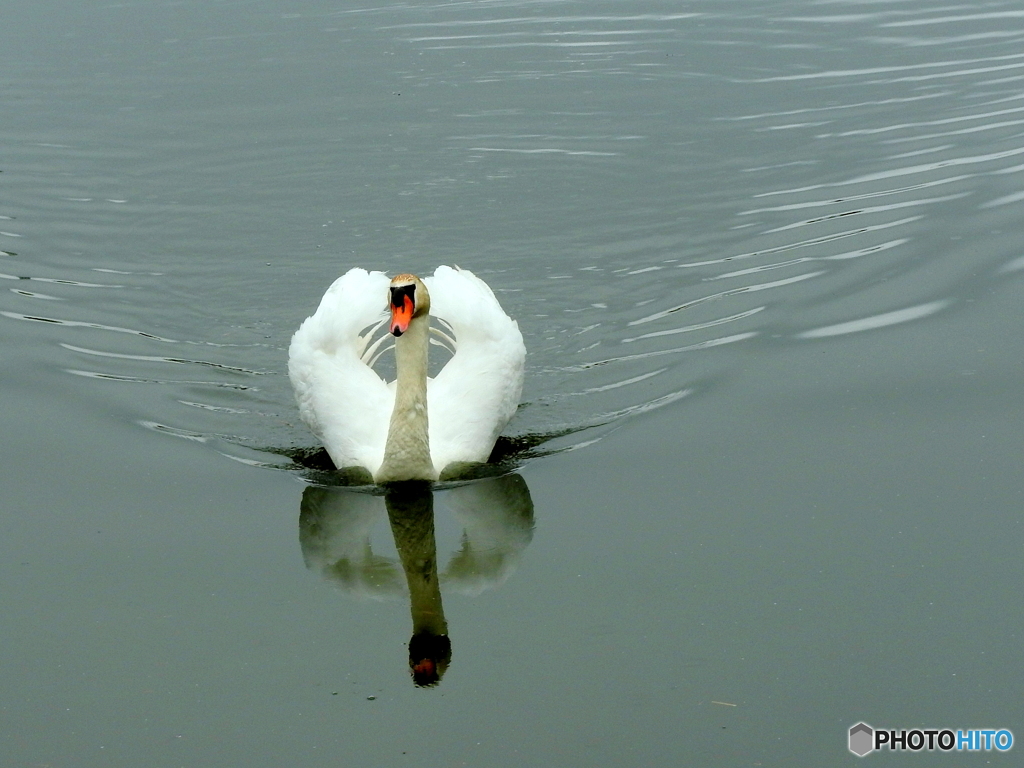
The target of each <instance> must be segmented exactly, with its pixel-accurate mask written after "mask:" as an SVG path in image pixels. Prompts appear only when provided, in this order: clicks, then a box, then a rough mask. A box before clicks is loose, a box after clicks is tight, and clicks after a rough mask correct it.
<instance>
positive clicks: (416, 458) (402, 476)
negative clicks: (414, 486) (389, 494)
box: [374, 315, 437, 483]
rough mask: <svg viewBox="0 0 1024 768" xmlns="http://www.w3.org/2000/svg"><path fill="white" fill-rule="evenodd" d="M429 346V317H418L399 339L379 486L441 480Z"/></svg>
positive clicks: (396, 341)
mask: <svg viewBox="0 0 1024 768" xmlns="http://www.w3.org/2000/svg"><path fill="white" fill-rule="evenodd" d="M429 343H430V318H429V316H428V315H420V316H419V317H414V318H413V319H412V321H411V322H410V323H409V329H408V330H407V331H406V332H405V333H403V334H402V335H401V336H399V337H398V338H396V339H395V366H396V369H397V375H398V378H397V383H396V385H395V386H396V388H395V409H394V411H392V412H391V424H390V426H389V427H388V439H387V443H386V444H385V447H384V463H383V464H381V467H380V469H379V470H377V474H376V476H375V477H374V480H375V481H376V482H378V483H388V482H397V481H401V480H436V479H437V473H436V472H435V471H434V464H433V462H432V461H431V460H430V440H429V438H428V436H427V353H428V349H429Z"/></svg>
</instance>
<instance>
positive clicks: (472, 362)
mask: <svg viewBox="0 0 1024 768" xmlns="http://www.w3.org/2000/svg"><path fill="white" fill-rule="evenodd" d="M389 289H390V291H391V305H392V323H391V326H389V327H390V328H391V331H392V333H393V334H394V336H395V361H396V368H397V378H396V380H395V381H392V382H389V383H386V382H385V381H384V380H383V379H382V378H381V377H380V376H379V375H378V374H377V373H376V372H375V371H374V370H373V369H372V368H371V367H370V364H371V363H372V362H373V360H374V358H373V355H374V353H375V352H376V351H377V350H376V347H377V344H374V345H372V346H371V347H369V349H368V348H367V345H368V343H369V341H370V336H371V335H372V333H373V331H374V330H375V329H376V327H379V326H380V325H381V324H383V322H384V321H386V319H387V314H386V307H387V306H388V295H389ZM396 297H397V298H396ZM404 297H408V298H409V300H410V302H411V303H410V304H409V305H407V306H406V309H407V310H408V316H407V317H405V320H407V324H406V325H405V327H401V325H402V323H400V322H399V321H397V320H396V318H397V317H398V316H399V313H401V312H402V311H403V309H402V306H401V303H402V300H403V298H404ZM396 301H397V302H398V303H397V304H396ZM413 304H414V305H415V306H414V307H413ZM430 315H434V316H435V317H438V318H440V319H441V320H443V321H444V322H445V323H446V324H447V325H448V326H449V327H450V328H451V330H452V331H453V332H454V336H455V339H454V347H455V354H454V355H453V356H452V358H451V360H449V361H448V363H447V364H446V365H445V366H444V368H442V369H441V371H440V372H439V373H438V375H437V376H436V377H435V378H432V379H431V378H429V377H428V376H427V350H428V344H429V342H430ZM403 322H404V321H403ZM439 335H442V336H443V337H444V336H446V334H439ZM448 341H452V340H451V339H450V338H449V339H448ZM525 360H526V348H525V346H524V345H523V337H522V334H521V333H520V332H519V326H518V325H517V324H516V322H515V321H514V320H512V319H511V318H510V317H509V316H508V315H506V314H505V313H504V312H503V311H502V309H501V306H500V305H499V304H498V301H497V299H495V298H494V294H493V293H492V292H491V289H490V288H489V287H488V286H487V284H486V283H485V282H484V281H483V280H480V279H479V278H478V277H476V276H475V275H474V274H473V273H472V272H469V271H468V270H464V269H452V268H451V267H438V268H437V270H436V271H435V272H434V274H433V275H432V276H430V277H426V278H424V279H423V280H422V281H420V280H419V278H415V277H413V276H412V275H400V276H399V277H396V278H395V279H394V280H391V279H390V278H388V277H387V275H385V274H384V273H383V272H367V271H366V270H364V269H358V268H356V269H351V270H349V271H348V272H346V273H345V274H344V275H342V276H341V277H339V278H338V279H337V280H336V281H335V282H334V284H333V285H331V287H330V288H328V289H327V293H325V294H324V297H323V299H322V300H321V301H320V306H319V307H318V308H317V310H316V312H315V313H314V314H313V315H312V316H311V317H309V318H307V319H306V320H305V322H303V323H302V325H301V326H300V327H299V330H298V331H296V332H295V335H294V336H293V337H292V343H291V347H290V348H289V350H288V374H289V376H290V378H291V381H292V386H293V387H294V389H295V397H296V400H297V401H298V404H299V413H300V414H301V416H302V419H303V421H305V422H306V424H307V425H308V426H309V428H310V429H311V430H312V431H313V434H315V435H316V436H317V437H318V438H319V439H320V440H321V441H322V442H323V444H324V447H325V448H326V449H327V452H328V454H330V456H331V459H332V460H333V461H334V464H335V466H337V467H338V468H347V467H363V468H365V469H366V470H368V471H369V472H370V474H371V475H372V476H373V479H374V481H375V482H378V483H383V482H390V481H398V480H437V479H438V477H439V476H440V474H441V472H442V471H444V469H445V468H446V467H447V466H448V465H450V464H452V463H457V462H484V461H487V458H488V457H489V456H490V453H491V449H492V448H493V447H494V442H495V440H496V439H497V437H498V434H499V433H500V432H501V430H502V428H504V426H505V425H506V424H507V423H508V421H509V419H511V418H512V415H513V414H514V413H515V411H516V407H517V406H518V404H519V396H520V394H521V393H522V386H523V366H524V363H525Z"/></svg>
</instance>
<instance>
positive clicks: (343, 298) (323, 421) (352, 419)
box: [288, 268, 395, 473]
mask: <svg viewBox="0 0 1024 768" xmlns="http://www.w3.org/2000/svg"><path fill="white" fill-rule="evenodd" d="M390 282H391V281H390V279H389V278H388V276H387V275H385V274H384V273H383V272H367V271H366V270H365V269H359V268H355V269H350V270H349V271H348V272H346V273H345V274H344V275H342V276H341V277H339V278H338V279H337V280H335V281H334V283H333V284H332V285H331V287H330V288H328V289H327V293H325V294H324V297H323V299H321V300H320V306H319V307H317V310H316V312H315V313H314V314H313V315H312V316H311V317H308V318H306V320H305V322H303V323H302V325H301V326H300V327H299V330H297V331H296V332H295V335H294V336H292V343H291V346H290V347H289V348H288V376H289V377H290V378H291V381H292V387H294V389H295V399H296V401H297V402H298V404H299V414H300V415H301V416H302V420H303V421H305V422H306V424H307V425H309V428H310V429H311V430H312V431H313V434H314V435H316V436H317V437H318V438H320V440H321V441H322V442H323V444H324V446H325V447H326V448H327V452H328V453H329V454H330V455H331V459H332V460H333V461H334V463H335V465H336V466H337V467H339V468H343V467H352V466H360V467H365V468H366V469H368V470H370V472H371V473H372V472H376V471H377V469H378V468H379V467H380V465H381V463H382V462H383V461H384V444H385V442H386V441H387V430H388V423H389V421H390V419H391V411H392V409H393V408H394V404H395V393H394V389H392V388H390V387H388V386H387V385H386V384H385V383H384V381H383V379H381V378H380V376H378V375H377V374H376V373H375V372H374V371H373V369H372V368H370V367H369V366H368V365H367V364H366V362H364V361H363V360H362V356H363V352H364V351H365V350H366V345H367V342H368V340H369V336H370V327H371V326H373V325H374V324H375V323H377V322H378V321H380V320H382V319H384V318H385V317H386V314H385V310H386V308H387V301H388V286H389V285H390ZM361 333H362V334H363V335H360V334H361Z"/></svg>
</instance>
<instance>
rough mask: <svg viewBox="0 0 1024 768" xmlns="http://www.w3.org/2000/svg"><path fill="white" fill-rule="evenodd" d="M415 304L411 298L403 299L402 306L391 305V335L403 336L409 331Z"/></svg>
mask: <svg viewBox="0 0 1024 768" xmlns="http://www.w3.org/2000/svg"><path fill="white" fill-rule="evenodd" d="M412 312H413V304H412V299H411V298H409V296H403V297H402V306H400V307H396V306H395V305H394V304H392V305H391V333H392V334H394V335H395V336H401V335H402V334H403V333H405V332H406V331H407V330H409V323H410V322H411V321H412Z"/></svg>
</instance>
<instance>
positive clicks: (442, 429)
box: [423, 267, 526, 472]
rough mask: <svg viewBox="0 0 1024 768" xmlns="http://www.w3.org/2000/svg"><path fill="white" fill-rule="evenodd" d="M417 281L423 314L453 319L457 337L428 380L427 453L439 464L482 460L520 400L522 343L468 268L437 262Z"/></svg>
mask: <svg viewBox="0 0 1024 768" xmlns="http://www.w3.org/2000/svg"><path fill="white" fill-rule="evenodd" d="M423 282H424V283H426V285H427V290H428V291H429V292H430V314H431V315H434V316H436V317H439V318H441V319H442V320H444V321H445V322H447V323H448V324H449V325H450V326H451V327H452V330H453V331H454V335H455V342H456V348H455V355H454V356H453V357H452V359H451V360H449V361H448V364H447V365H445V367H444V368H443V369H441V372H440V373H439V374H438V375H437V377H436V378H434V379H432V380H430V381H428V382H427V409H428V418H429V430H430V454H431V459H432V460H433V462H434V468H435V469H436V470H437V471H438V472H441V471H443V470H444V468H445V467H446V466H448V464H450V463H451V462H453V461H487V458H488V457H489V456H490V453H491V449H492V448H493V447H494V441H495V440H496V439H497V437H498V434H499V433H500V432H501V430H502V429H503V428H504V427H505V425H506V424H507V423H508V421H509V419H511V418H512V416H513V415H514V414H515V412H516V408H517V407H518V405H519V396H520V395H521V394H522V390H523V368H524V365H525V362H526V347H525V346H524V344H523V335H522V334H521V333H520V332H519V326H518V325H517V324H516V322H515V320H513V319H512V318H510V317H509V316H508V315H506V314H505V312H504V311H502V309H501V305H499V304H498V300H497V299H496V298H494V293H493V292H492V291H491V289H490V288H489V287H488V285H487V283H485V282H484V281H483V280H481V279H480V278H478V277H477V276H476V275H474V274H473V273H472V272H470V271H469V270H465V269H452V268H451V267H438V268H437V271H435V272H434V274H433V276H432V277H428V278H426V279H425V280H424V281H423Z"/></svg>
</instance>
